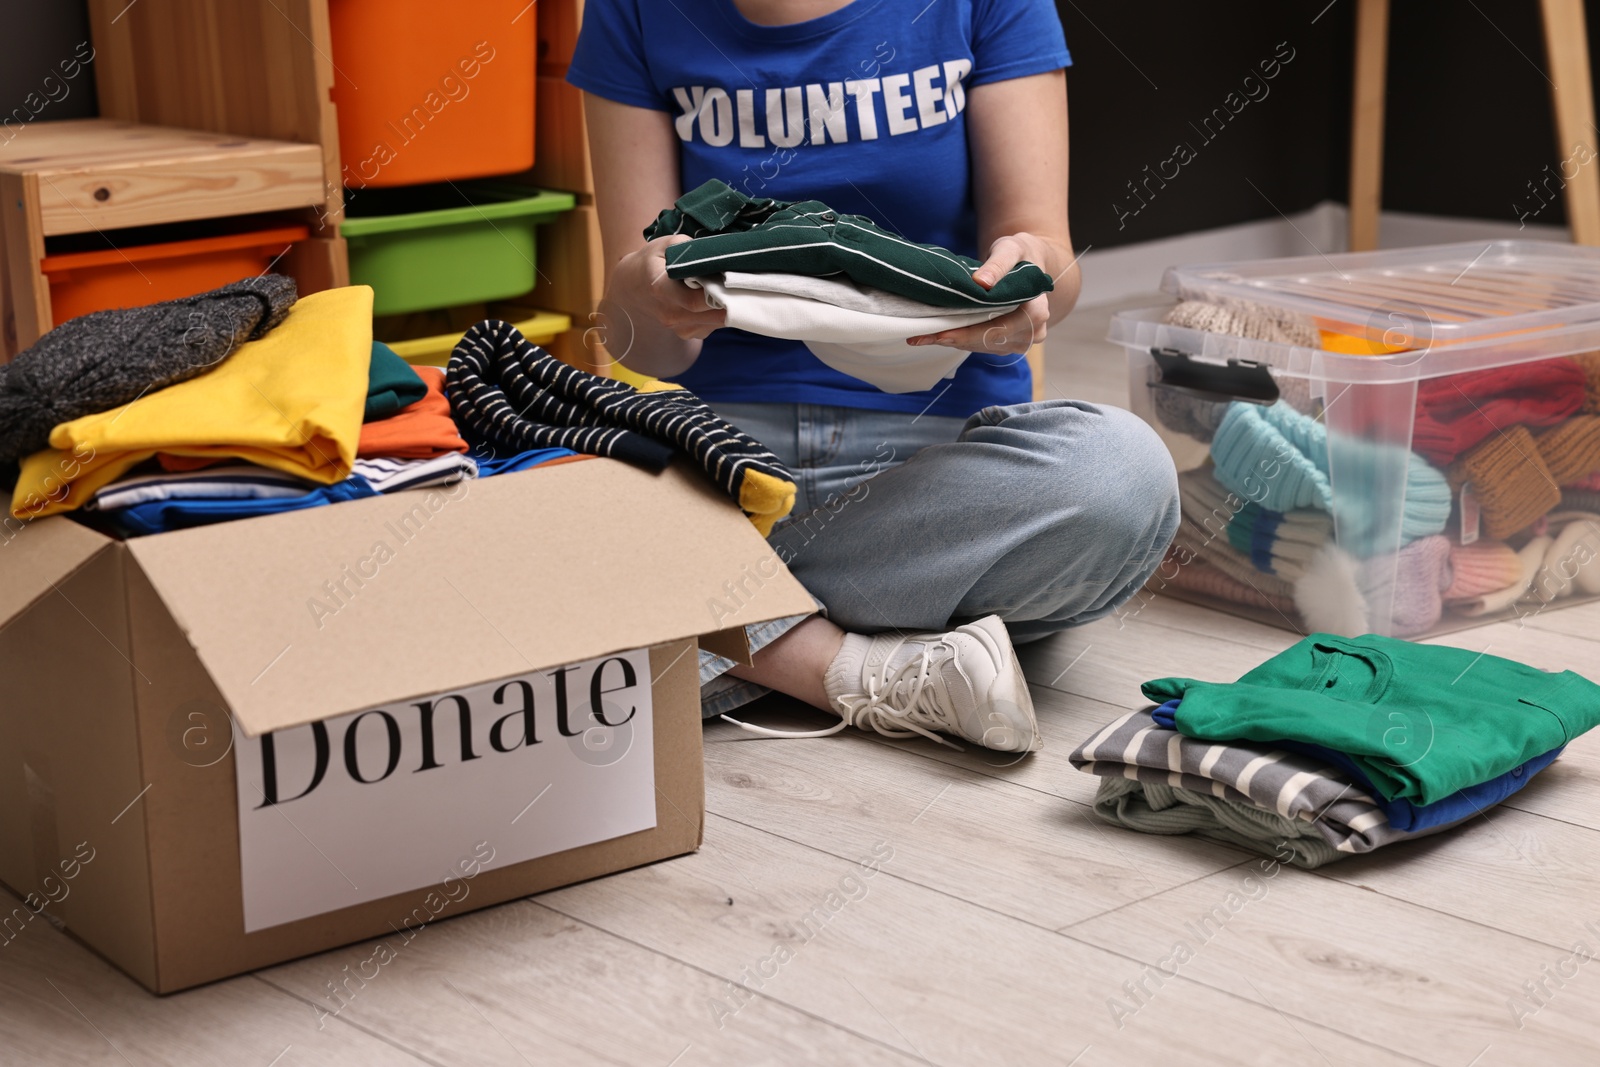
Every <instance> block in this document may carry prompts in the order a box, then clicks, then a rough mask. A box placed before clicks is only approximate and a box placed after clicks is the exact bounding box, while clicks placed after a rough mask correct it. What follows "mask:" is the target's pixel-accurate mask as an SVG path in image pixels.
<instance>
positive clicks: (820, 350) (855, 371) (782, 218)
mask: <svg viewBox="0 0 1600 1067" xmlns="http://www.w3.org/2000/svg"><path fill="white" fill-rule="evenodd" d="M670 234H687V235H688V236H689V237H691V238H692V240H689V241H686V242H683V243H680V244H677V245H674V246H672V247H671V248H669V249H667V253H666V258H667V275H668V276H669V277H672V278H679V279H682V280H683V281H684V282H686V283H687V284H689V285H691V286H694V287H696V288H699V289H702V290H704V292H705V296H706V304H707V305H708V306H709V307H713V308H722V309H724V310H726V311H727V313H728V316H727V323H728V325H729V326H730V327H732V328H734V329H739V330H747V331H749V332H750V333H756V334H761V335H763V336H765V337H782V338H787V339H789V340H793V341H804V342H805V343H806V347H808V348H809V349H811V351H812V352H813V353H814V354H815V355H816V357H817V358H818V359H820V360H821V361H822V362H823V363H826V364H827V365H828V366H830V367H832V368H833V369H834V370H837V371H839V372H840V373H843V374H848V375H850V376H852V377H854V378H859V379H861V380H862V381H865V382H869V383H871V384H872V385H875V386H877V387H878V388H880V389H882V390H883V391H884V392H888V393H910V392H917V391H919V390H924V389H931V388H932V387H933V386H934V385H936V384H937V383H938V382H939V381H940V380H941V379H943V378H947V377H949V376H950V375H952V374H954V373H955V371H956V368H957V367H959V366H960V365H961V363H962V362H963V361H964V360H965V359H966V358H967V356H968V355H969V353H967V352H965V351H963V350H961V349H956V348H950V347H947V346H944V345H931V344H929V345H908V344H907V343H906V339H907V338H909V337H918V336H922V335H926V334H936V333H942V332H944V331H945V330H955V329H961V328H963V327H967V326H976V325H978V324H980V323H984V322H987V321H989V320H990V319H994V318H997V317H999V316H1001V315H1004V314H1006V313H1007V312H1009V311H1014V310H1016V309H1017V308H1018V307H1020V306H1021V305H1023V304H1025V303H1027V302H1028V301H1029V300H1032V299H1033V298H1034V297H1036V296H1039V295H1040V294H1041V293H1046V292H1049V291H1050V290H1051V288H1052V282H1051V279H1050V275H1049V274H1048V273H1046V272H1045V271H1044V270H1043V269H1042V268H1041V267H1039V266H1037V265H1036V264H1033V263H1029V262H1027V261H1026V260H1024V261H1022V262H1020V263H1018V264H1017V265H1016V266H1014V267H1013V268H1012V269H1011V270H1010V271H1009V272H1008V273H1007V274H1006V275H1005V276H1004V277H1003V278H1001V279H1000V280H999V281H998V282H996V283H995V285H994V286H993V287H992V288H990V289H985V288H983V287H982V286H980V285H978V284H977V283H976V282H975V281H973V279H972V273H973V271H975V270H977V269H978V267H980V266H981V265H982V264H980V263H979V262H978V261H977V260H975V259H972V258H971V257H968V256H963V255H958V254H957V253H955V252H951V251H949V250H948V249H944V248H938V247H936V246H933V245H919V244H914V243H913V242H910V241H907V240H905V239H904V238H902V237H897V236H895V235H894V234H892V233H889V232H887V231H885V230H883V229H880V228H879V227H878V226H877V225H876V224H875V223H873V222H872V221H871V220H870V219H867V218H865V217H863V216H860V215H849V214H844V213H841V212H837V211H834V210H833V209H831V208H829V207H828V205H826V204H823V203H821V202H819V201H816V200H803V201H798V202H795V203H789V202H786V201H782V200H765V199H763V200H756V199H751V198H750V197H747V196H745V195H744V194H743V193H740V192H738V191H736V190H734V189H732V188H730V187H729V186H727V185H725V184H724V183H722V182H720V181H716V180H714V179H713V180H712V181H708V182H706V183H705V184H703V185H701V186H700V187H699V188H697V189H694V190H691V191H690V192H688V193H685V194H684V195H683V196H682V197H680V198H679V199H678V201H677V203H676V205H675V206H674V207H672V208H669V209H667V210H666V211H663V212H662V213H661V215H660V216H659V217H658V218H657V219H656V221H655V222H653V223H652V224H651V225H650V226H649V227H648V228H647V229H646V230H645V234H644V235H645V238H646V239H647V240H653V239H655V238H657V237H665V236H668V235H670Z"/></svg>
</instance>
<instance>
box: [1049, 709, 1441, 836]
mask: <svg viewBox="0 0 1600 1067" xmlns="http://www.w3.org/2000/svg"><path fill="white" fill-rule="evenodd" d="M1069 758H1070V760H1071V762H1072V765H1073V766H1074V767H1077V768H1078V769H1079V770H1081V771H1087V772H1088V773H1090V774H1097V775H1100V776H1101V777H1103V778H1126V779H1131V780H1134V781H1139V782H1150V783H1154V784H1157V785H1162V786H1169V787H1172V788H1174V789H1182V790H1187V791H1189V792H1191V793H1197V794H1202V795H1209V796H1213V797H1217V798H1220V799H1224V800H1229V801H1234V802H1239V803H1242V804H1247V805H1251V806H1253V807H1256V808H1259V809H1261V810H1263V811H1266V812H1271V813H1273V814H1275V815H1277V816H1279V817H1281V818H1284V819H1296V820H1302V821H1305V822H1307V823H1309V824H1310V825H1311V826H1312V827H1314V828H1315V830H1316V832H1317V834H1318V835H1320V836H1321V837H1322V839H1323V840H1324V841H1326V842H1327V843H1328V845H1329V846H1331V847H1332V848H1333V850H1334V851H1336V852H1339V853H1343V854H1347V855H1354V854H1357V853H1361V852H1370V851H1372V850H1373V849H1376V848H1382V847H1383V846H1384V845H1388V844H1392V843H1394V842H1396V841H1404V840H1409V839H1411V838H1415V837H1418V836H1421V833H1432V832H1436V831H1438V830H1443V829H1445V828H1446V827H1447V826H1453V825H1457V824H1456V823H1449V824H1446V825H1444V826H1437V827H1431V828H1430V829H1429V830H1427V831H1422V832H1412V831H1405V830H1396V829H1395V828H1393V827H1392V826H1390V825H1389V820H1388V817H1387V816H1386V815H1385V814H1384V811H1383V808H1382V807H1380V806H1379V804H1378V802H1377V801H1376V800H1374V799H1373V797H1372V796H1371V795H1370V794H1368V793H1367V792H1365V791H1364V790H1362V789H1361V788H1360V787H1359V786H1357V785H1356V784H1355V783H1354V782H1353V781H1351V780H1350V778H1348V777H1346V776H1345V775H1343V774H1342V773H1340V772H1339V771H1338V770H1336V769H1334V768H1332V767H1330V766H1328V765H1327V764H1326V763H1323V762H1322V761H1320V760H1317V759H1314V758H1312V757H1310V756H1302V755H1298V754H1295V753H1290V752H1283V751H1280V750H1278V749H1274V748H1270V747H1267V746H1255V745H1250V744H1239V743H1229V744H1212V743H1210V742H1207V741H1197V740H1195V739H1193V738H1190V737H1186V736H1184V735H1183V734H1181V733H1179V732H1178V731H1177V730H1172V729H1168V728H1166V727H1163V726H1158V725H1156V723H1155V722H1154V721H1153V720H1152V719H1151V717H1150V712H1149V711H1148V710H1145V711H1130V712H1128V713H1127V714H1126V715H1124V716H1122V717H1121V718H1119V719H1117V720H1116V721H1114V722H1111V723H1109V724H1108V725H1106V726H1105V727H1103V728H1102V729H1101V730H1099V731H1098V732H1097V733H1095V735H1094V736H1093V737H1091V738H1089V739H1088V740H1087V741H1085V742H1084V743H1083V744H1082V745H1080V746H1079V747H1078V749H1077V750H1076V751H1075V752H1073V753H1072V755H1071V756H1070V757H1069ZM1112 821H1116V820H1112ZM1167 832H1179V831H1167ZM1211 836H1221V835H1211ZM1228 839H1229V840H1233V839H1232V838H1228ZM1234 843H1239V844H1247V843H1246V842H1243V841H1235V842H1234ZM1258 851H1259V849H1258Z"/></svg>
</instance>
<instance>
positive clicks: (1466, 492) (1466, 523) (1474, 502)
mask: <svg viewBox="0 0 1600 1067" xmlns="http://www.w3.org/2000/svg"><path fill="white" fill-rule="evenodd" d="M1477 539H1478V494H1477V493H1474V492H1473V491H1472V484H1471V483H1470V482H1469V483H1467V484H1465V485H1463V486H1462V487H1461V543H1462V544H1463V545H1470V544H1472V543H1473V542H1474V541H1476V540H1477Z"/></svg>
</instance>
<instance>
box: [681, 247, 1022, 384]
mask: <svg viewBox="0 0 1600 1067" xmlns="http://www.w3.org/2000/svg"><path fill="white" fill-rule="evenodd" d="M684 281H686V282H687V283H688V284H689V285H693V286H696V287H698V288H700V289H702V290H703V291H704V292H705V295H706V304H707V305H708V306H709V307H713V308H722V309H724V310H726V311H727V313H728V325H729V326H731V327H733V328H734V329H739V330H747V331H749V332H750V333H757V334H761V335H762V336H764V337H783V338H787V339H788V340H791V341H804V342H805V343H806V347H807V348H809V349H811V351H812V353H813V354H814V355H816V357H817V358H818V359H820V360H822V362H824V363H826V364H827V365H828V366H830V367H832V368H833V369H834V370H836V371H839V372H840V373H842V374H848V375H850V376H851V377H854V378H860V379H861V380H862V381H864V382H867V383H869V384H871V385H875V386H877V387H878V388H879V389H882V390H883V391H884V392H886V393H915V392H920V391H922V390H925V389H932V388H933V387H934V386H935V385H937V384H938V383H939V381H940V379H942V378H948V377H950V375H952V374H954V373H955V372H956V368H957V367H959V366H961V364H962V362H963V361H965V360H966V358H967V356H968V355H970V353H969V352H966V351H964V350H962V349H959V348H949V347H946V346H944V345H908V344H906V338H908V337H919V336H922V335H924V334H930V333H940V332H942V331H944V330H955V329H961V328H963V327H966V326H976V325H978V324H979V323H983V322H988V321H989V320H990V319H994V318H998V317H999V316H1001V315H1004V314H1006V313H1007V312H1009V311H1012V310H1015V308H1016V307H1017V306H1018V305H1016V304H1009V305H1002V306H994V307H985V308H982V309H979V310H976V311H957V310H955V309H953V308H942V307H935V306H934V305H931V304H924V303H921V302H919V301H916V300H911V299H909V298H907V297H903V296H900V295H899V294H896V293H888V292H884V291H883V290H881V289H871V288H867V287H865V286H860V285H857V284H856V283H855V282H853V281H851V280H850V279H848V278H846V277H843V276H842V275H840V276H830V277H823V278H817V277H811V276H809V275H803V274H776V273H775V274H747V273H740V272H729V273H727V274H724V275H722V276H720V277H717V276H706V277H702V278H686V279H684Z"/></svg>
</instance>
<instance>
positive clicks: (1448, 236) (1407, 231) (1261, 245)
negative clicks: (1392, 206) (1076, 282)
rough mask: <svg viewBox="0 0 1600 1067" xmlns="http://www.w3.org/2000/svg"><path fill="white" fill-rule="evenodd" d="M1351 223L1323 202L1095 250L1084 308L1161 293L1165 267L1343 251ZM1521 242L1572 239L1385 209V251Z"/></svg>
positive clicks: (1561, 230) (1549, 230)
mask: <svg viewBox="0 0 1600 1067" xmlns="http://www.w3.org/2000/svg"><path fill="white" fill-rule="evenodd" d="M1348 218H1349V209H1347V208H1346V207H1345V206H1344V205H1343V204H1336V203H1334V202H1333V201H1324V202H1322V203H1320V204H1318V205H1317V206H1316V207H1314V208H1311V209H1310V210H1308V211H1302V212H1299V213H1297V214H1295V215H1290V216H1287V217H1280V218H1276V219H1262V220H1259V221H1256V222H1246V223H1241V224H1240V225H1237V226H1224V227H1222V228H1220V229H1215V230H1203V231H1201V232H1199V233H1186V234H1183V235H1181V236H1178V237H1165V238H1162V239H1161V240H1158V241H1144V242H1141V243H1139V244H1133V245H1123V246H1121V247H1119V248H1108V249H1106V250H1105V251H1097V250H1095V249H1093V248H1091V249H1089V250H1088V251H1087V252H1086V253H1084V254H1083V256H1082V257H1081V259H1080V261H1079V262H1080V264H1081V266H1082V268H1083V294H1082V295H1081V296H1080V297H1079V298H1078V305H1079V306H1080V307H1094V306H1095V305H1097V304H1113V303H1118V302H1120V301H1124V300H1127V299H1129V298H1130V297H1136V296H1141V295H1145V294H1148V293H1153V292H1156V291H1158V290H1159V289H1160V288H1161V276H1162V274H1163V273H1164V272H1165V271H1166V269H1167V268H1168V267H1171V266H1176V265H1180V264H1192V263H1228V262H1232V261H1234V260H1241V259H1272V258H1276V257H1279V256H1304V255H1312V254H1315V253H1317V252H1322V253H1331V252H1343V251H1345V249H1346V248H1347V247H1348V241H1347V236H1348V230H1347V220H1348ZM1515 237H1521V238H1524V239H1526V240H1536V241H1567V240H1568V239H1569V238H1568V235H1567V230H1566V228H1565V227H1562V226H1549V225H1539V224H1533V225H1528V226H1526V227H1522V226H1519V225H1518V224H1517V223H1515V222H1500V221H1496V220H1492V219H1463V218H1453V217H1446V216H1435V215H1412V214H1407V213H1404V212H1399V211H1385V212H1384V213H1383V215H1382V218H1381V219H1380V230H1379V245H1380V246H1381V247H1383V248H1409V247H1412V246H1415V245H1430V244H1449V243H1451V242H1454V241H1477V240H1501V239H1504V238H1515Z"/></svg>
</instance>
